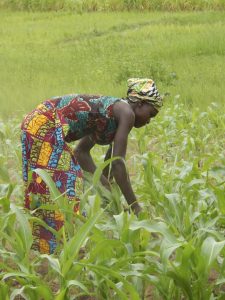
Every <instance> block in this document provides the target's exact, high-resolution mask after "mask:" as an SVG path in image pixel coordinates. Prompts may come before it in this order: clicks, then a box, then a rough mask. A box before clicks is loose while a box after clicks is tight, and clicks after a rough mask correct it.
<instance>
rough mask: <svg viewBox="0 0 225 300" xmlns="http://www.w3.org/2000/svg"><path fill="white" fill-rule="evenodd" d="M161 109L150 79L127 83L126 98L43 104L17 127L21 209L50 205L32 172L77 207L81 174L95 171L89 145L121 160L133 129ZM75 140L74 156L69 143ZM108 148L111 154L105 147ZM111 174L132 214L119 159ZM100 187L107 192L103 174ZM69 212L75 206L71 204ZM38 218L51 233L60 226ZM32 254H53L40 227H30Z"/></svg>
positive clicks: (52, 216) (44, 213)
mask: <svg viewBox="0 0 225 300" xmlns="http://www.w3.org/2000/svg"><path fill="white" fill-rule="evenodd" d="M161 106H162V98H161V97H160V95H159V93H158V91H157V89H156V86H155V83H154V82H153V80H151V79H129V80H128V92H127V98H126V99H120V98H114V97H104V96H95V95H67V96H63V97H56V98H53V99H50V100H47V101H45V102H43V103H42V104H40V105H39V106H38V107H37V108H36V109H34V110H33V111H32V112H31V113H30V114H28V115H27V116H26V117H25V119H24V121H23V123H22V126H21V129H22V136H21V139H22V159H23V180H24V183H25V207H26V208H28V209H31V210H33V209H35V208H37V207H39V206H40V205H43V204H48V203H50V195H49V189H48V187H47V186H46V184H45V182H44V181H43V180H42V179H41V177H39V176H38V175H37V174H36V173H35V172H33V173H32V176H28V174H30V173H29V171H32V170H35V169H36V168H42V169H45V170H47V171H48V172H49V174H50V175H51V177H52V179H53V180H54V182H55V184H56V186H57V188H58V189H59V191H60V192H61V193H65V196H66V197H67V198H68V199H69V200H72V201H76V203H78V201H79V198H80V195H81V192H82V171H81V169H82V170H84V171H87V172H90V173H94V172H95V169H96V166H95V164H94V162H93V160H92V157H91V155H90V150H91V148H92V147H93V146H94V145H95V144H101V145H106V144H109V145H110V147H109V150H108V151H107V153H106V159H107V158H109V157H111V155H113V156H119V157H121V158H125V154H126V148H127V139H128V134H129V132H130V131H131V129H132V128H133V127H136V128H139V127H142V126H144V125H146V124H148V123H149V121H150V119H151V118H153V117H155V116H156V114H157V113H158V111H159V109H160V108H161ZM76 140H80V141H79V143H78V145H77V147H76V148H75V151H74V152H73V151H72V149H71V148H70V146H69V143H70V142H73V141H76ZM112 142H113V143H114V146H113V153H112V147H111V143H112ZM112 173H113V176H114V178H115V180H116V182H117V184H118V185H119V187H120V189H121V192H122V193H123V195H124V197H125V199H126V201H127V203H128V204H129V205H130V206H131V208H132V210H133V211H134V213H135V214H138V213H139V211H140V206H139V204H138V202H137V200H136V197H135V195H134V192H133V190H132V187H131V184H130V180H129V177H128V174H127V172H126V167H125V164H124V160H123V159H117V160H115V161H113V163H112ZM101 182H102V184H103V185H104V186H106V187H107V188H109V182H108V179H107V174H106V172H104V174H102V176H101ZM74 209H75V211H76V212H78V211H79V205H78V204H75V208H74ZM37 213H38V217H39V218H41V219H42V220H43V221H44V222H46V223H47V224H48V225H49V226H51V227H52V228H54V229H55V230H59V229H60V228H61V227H62V226H63V217H62V215H61V214H60V212H59V211H49V210H41V209H39V210H37ZM33 236H34V243H33V249H35V250H38V251H40V252H41V253H53V252H54V250H55V248H56V238H55V236H54V234H52V233H51V232H50V231H49V230H47V229H46V228H45V227H43V226H41V225H40V224H38V223H34V224H33Z"/></svg>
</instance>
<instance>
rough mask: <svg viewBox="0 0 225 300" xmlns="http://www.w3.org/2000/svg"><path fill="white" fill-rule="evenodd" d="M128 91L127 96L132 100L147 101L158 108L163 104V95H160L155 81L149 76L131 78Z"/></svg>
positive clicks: (128, 82)
mask: <svg viewBox="0 0 225 300" xmlns="http://www.w3.org/2000/svg"><path fill="white" fill-rule="evenodd" d="M127 84H128V91H127V98H128V99H129V100H130V101H131V102H137V101H140V100H141V101H146V102H148V103H150V104H152V105H153V106H154V107H155V108H156V109H157V110H160V108H161V107H162V106H163V102H162V97H161V96H160V94H159V92H158V90H157V88H156V85H155V82H154V81H153V80H152V79H148V78H130V79H128V81H127Z"/></svg>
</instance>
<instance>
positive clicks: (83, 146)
mask: <svg viewBox="0 0 225 300" xmlns="http://www.w3.org/2000/svg"><path fill="white" fill-rule="evenodd" d="M94 145H95V142H94V141H93V139H92V138H91V136H85V137H83V138H82V139H81V140H80V141H79V144H78V145H77V147H76V148H75V150H74V155H75V157H76V158H77V160H78V162H79V164H80V166H81V168H82V169H83V170H84V171H86V172H89V173H92V174H93V173H94V172H95V170H96V166H95V163H94V161H93V159H92V157H91V154H90V150H91V149H92V148H93V146H94ZM100 179H101V182H102V184H103V185H104V186H105V187H106V188H108V189H110V185H109V182H108V180H107V178H106V177H105V176H104V175H102V176H101V178H100Z"/></svg>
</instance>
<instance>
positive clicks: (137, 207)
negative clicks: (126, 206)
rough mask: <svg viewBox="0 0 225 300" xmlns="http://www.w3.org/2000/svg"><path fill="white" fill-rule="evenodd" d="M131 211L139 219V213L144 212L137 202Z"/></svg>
mask: <svg viewBox="0 0 225 300" xmlns="http://www.w3.org/2000/svg"><path fill="white" fill-rule="evenodd" d="M131 209H132V211H133V212H134V214H135V215H136V216H137V217H138V215H139V213H140V212H141V211H142V209H141V207H140V205H139V204H138V203H137V202H135V203H134V204H132V205H131Z"/></svg>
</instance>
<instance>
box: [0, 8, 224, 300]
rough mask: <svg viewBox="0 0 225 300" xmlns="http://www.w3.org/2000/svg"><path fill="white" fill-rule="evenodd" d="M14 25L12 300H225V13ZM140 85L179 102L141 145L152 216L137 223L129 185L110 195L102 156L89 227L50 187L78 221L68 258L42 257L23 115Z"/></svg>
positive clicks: (138, 153) (91, 183)
mask: <svg viewBox="0 0 225 300" xmlns="http://www.w3.org/2000/svg"><path fill="white" fill-rule="evenodd" d="M0 14H1V19H0V22H1V27H0V35H1V42H0V56H1V60H0V64H1V68H0V78H1V90H0V103H1V112H0V115H1V118H0V120H1V121H0V279H1V280H0V299H16V297H18V295H20V296H22V297H23V298H24V299H31V300H33V299H56V300H60V299H82V297H84V296H89V299H96V300H103V299H119V300H120V299H135V300H136V299H137V300H138V299H156V300H157V299H193V300H196V299H206V300H207V299H210V300H211V299H224V297H225V260H224V255H225V239H224V227H225V217H224V215H225V188H224V184H225V147H224V145H225V136H224V133H225V107H224V95H225V90H224V89H225V87H224V84H223V82H224V80H225V73H224V54H225V53H224V49H225V45H224V44H225V41H224V38H223V36H224V12H213V11H211V12H182V13H180V12H174V13H166V12H164V13H163V12H154V13H153V12H148V13H147V12H119V13H116V14H115V13H104V12H97V13H89V14H88V13H85V12H84V13H82V14H74V13H72V12H65V11H63V12H45V13H40V12H35V13H34V12H33V13H31V12H6V11H2V12H1V13H0ZM136 76H140V77H153V78H154V79H155V80H156V83H157V86H158V88H159V91H161V92H162V93H166V92H167V93H169V96H167V97H165V103H164V107H163V109H162V111H161V112H160V114H159V115H157V117H156V118H155V119H153V120H152V121H151V123H150V124H149V125H147V126H146V127H144V128H140V129H135V130H132V132H131V134H130V139H129V145H128V153H127V157H126V161H127V167H128V169H129V173H130V177H131V181H132V186H133V188H134V191H135V193H136V195H137V198H138V200H139V202H140V204H141V206H142V208H143V211H142V212H141V214H140V215H139V216H138V217H136V216H135V215H133V214H129V212H128V211H127V209H128V207H127V204H126V203H125V201H124V199H123V197H122V195H121V194H120V192H119V190H118V188H117V186H116V185H115V184H113V185H112V193H107V191H105V190H104V189H103V188H101V187H99V175H100V173H101V170H102V168H103V165H102V161H103V157H104V153H105V151H106V148H105V147H100V146H99V147H97V148H95V149H94V150H93V153H92V154H93V157H94V159H95V161H96V162H97V165H98V169H97V171H96V173H95V175H94V176H93V177H91V178H90V177H89V176H88V175H87V176H86V177H87V180H86V183H85V191H84V195H83V198H82V201H81V211H85V212H86V214H87V217H84V216H82V215H81V214H80V215H78V216H74V214H73V211H72V209H71V204H69V203H66V202H65V201H64V198H63V196H61V195H59V192H58V190H57V189H56V187H55V186H54V184H53V183H52V182H51V180H50V179H49V178H48V177H47V176H46V174H44V173H42V174H41V175H42V176H43V179H45V180H46V181H47V183H48V185H49V187H50V190H51V195H52V198H53V199H55V201H54V202H55V204H54V205H55V208H57V209H59V210H61V212H62V213H63V214H64V216H65V220H66V221H65V226H64V228H63V230H61V231H60V232H59V233H58V237H59V238H60V239H61V247H60V249H59V251H58V253H57V254H55V255H51V256H49V255H43V254H42V255H40V254H37V253H35V252H34V251H32V250H30V248H31V244H32V235H31V229H30V225H29V223H32V222H33V221H34V220H35V217H34V212H31V213H29V212H25V211H24V210H23V186H22V171H21V148H20V139H19V136H20V123H21V119H22V116H23V115H24V114H25V113H27V112H28V111H29V110H31V109H32V108H33V107H34V106H35V105H37V104H38V103H39V102H40V101H42V100H44V99H46V98H48V97H50V96H53V95H63V94H66V93H72V92H75V93H100V94H106V95H115V96H120V97H123V96H125V95H126V94H125V93H126V92H125V91H126V80H127V78H129V77H136ZM124 208H125V210H124ZM83 299H84V298H83Z"/></svg>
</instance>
